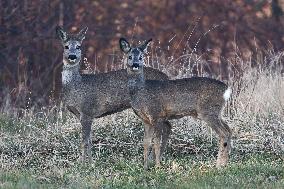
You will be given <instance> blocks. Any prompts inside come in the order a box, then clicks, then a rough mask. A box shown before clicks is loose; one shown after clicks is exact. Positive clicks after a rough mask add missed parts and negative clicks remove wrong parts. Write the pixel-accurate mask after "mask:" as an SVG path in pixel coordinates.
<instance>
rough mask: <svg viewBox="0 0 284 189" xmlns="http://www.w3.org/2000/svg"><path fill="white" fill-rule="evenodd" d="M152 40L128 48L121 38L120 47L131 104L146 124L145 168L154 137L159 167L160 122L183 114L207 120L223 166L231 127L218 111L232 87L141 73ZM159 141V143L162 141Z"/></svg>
mask: <svg viewBox="0 0 284 189" xmlns="http://www.w3.org/2000/svg"><path fill="white" fill-rule="evenodd" d="M150 41H151V40H148V41H147V42H145V43H144V44H142V45H141V46H139V47H131V46H130V44H129V43H128V42H127V41H126V40H125V39H124V38H121V39H120V41H119V44H120V48H121V50H122V51H123V52H124V53H125V54H127V56H128V62H127V73H128V87H129V93H130V98H131V106H132V108H133V110H134V111H135V112H136V114H137V115H138V116H139V117H140V118H141V119H142V120H143V122H144V124H145V137H144V168H145V169H147V168H148V151H149V148H150V147H151V143H152V140H154V150H155V154H156V159H155V160H156V166H160V156H159V154H160V146H161V145H163V141H161V139H160V136H161V135H160V134H159V132H160V128H162V125H161V123H163V122H165V121H167V120H170V119H177V118H181V117H184V116H193V117H198V118H201V119H202V120H204V121H206V122H207V123H208V125H209V126H210V127H211V128H212V129H213V130H214V131H216V133H217V134H218V135H219V137H220V144H219V153H218V158H217V163H216V166H217V167H220V166H224V165H226V164H227V162H228V159H229V151H230V147H231V135H232V134H231V130H230V128H229V127H228V125H227V124H226V123H225V122H224V121H223V120H222V119H221V111H222V109H223V106H224V104H225V101H227V100H228V99H229V97H230V95H231V89H230V88H228V86H227V85H226V84H224V83H223V82H221V81H218V80H215V79H210V78H205V77H193V78H187V79H177V80H167V81H157V80H147V78H145V76H144V72H143V65H144V57H143V56H144V54H145V53H146V49H147V46H148V45H149V43H150ZM161 143H162V144H161Z"/></svg>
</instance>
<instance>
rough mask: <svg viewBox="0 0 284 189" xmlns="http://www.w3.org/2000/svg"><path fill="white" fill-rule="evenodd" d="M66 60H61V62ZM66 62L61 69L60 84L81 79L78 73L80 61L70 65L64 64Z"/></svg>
mask: <svg viewBox="0 0 284 189" xmlns="http://www.w3.org/2000/svg"><path fill="white" fill-rule="evenodd" d="M64 61H66V60H63V62H64ZM66 65H68V64H65V63H64V64H63V70H62V73H61V74H62V84H63V85H68V84H71V83H74V82H78V81H80V80H81V75H80V63H78V64H75V65H72V66H66Z"/></svg>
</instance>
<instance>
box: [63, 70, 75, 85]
mask: <svg viewBox="0 0 284 189" xmlns="http://www.w3.org/2000/svg"><path fill="white" fill-rule="evenodd" d="M72 77H74V73H73V72H72V71H71V70H63V71H62V84H67V83H69V82H70V81H71V80H72Z"/></svg>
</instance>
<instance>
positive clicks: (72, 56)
mask: <svg viewBox="0 0 284 189" xmlns="http://www.w3.org/2000/svg"><path fill="white" fill-rule="evenodd" d="M76 58H77V56H76V55H69V56H68V59H70V60H75V59H76Z"/></svg>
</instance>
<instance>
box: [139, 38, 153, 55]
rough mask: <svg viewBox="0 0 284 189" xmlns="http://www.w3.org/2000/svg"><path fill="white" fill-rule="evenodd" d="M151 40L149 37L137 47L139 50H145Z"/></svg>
mask: <svg viewBox="0 0 284 189" xmlns="http://www.w3.org/2000/svg"><path fill="white" fill-rule="evenodd" d="M151 42H152V39H149V40H148V41H146V42H145V43H144V44H142V45H141V46H140V47H138V48H139V49H140V50H141V51H143V52H145V51H147V47H148V46H149V45H150V43H151Z"/></svg>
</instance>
